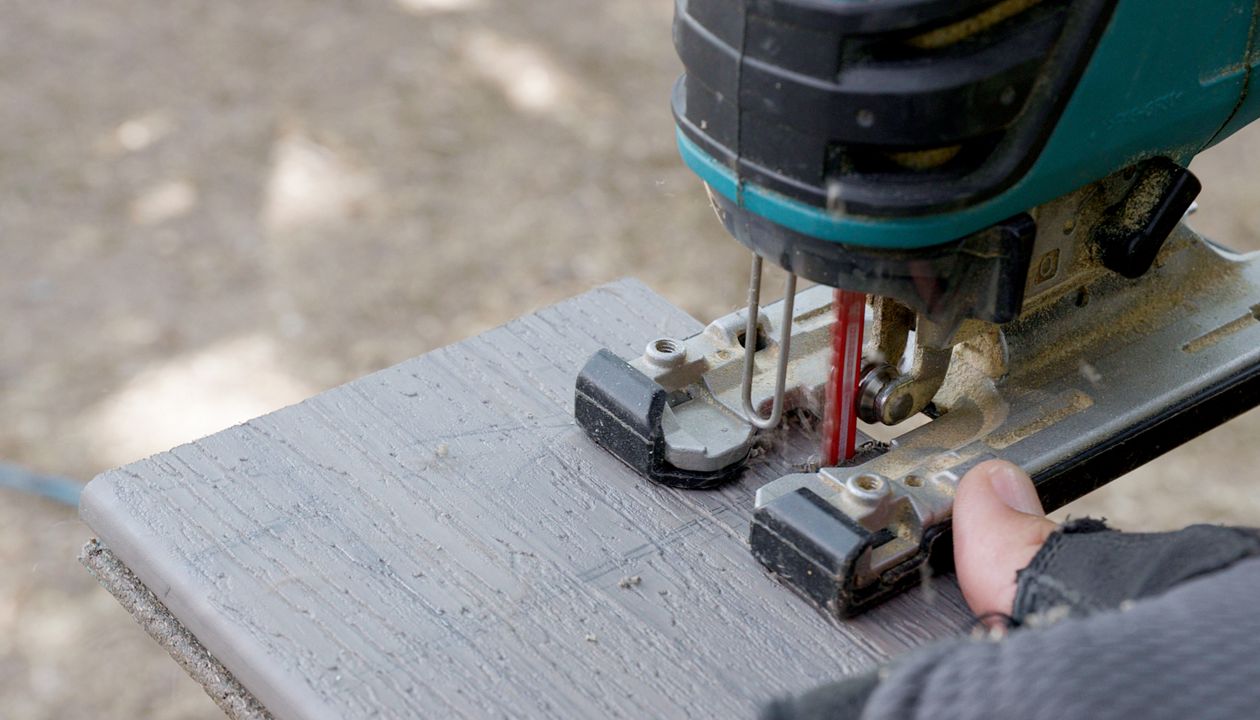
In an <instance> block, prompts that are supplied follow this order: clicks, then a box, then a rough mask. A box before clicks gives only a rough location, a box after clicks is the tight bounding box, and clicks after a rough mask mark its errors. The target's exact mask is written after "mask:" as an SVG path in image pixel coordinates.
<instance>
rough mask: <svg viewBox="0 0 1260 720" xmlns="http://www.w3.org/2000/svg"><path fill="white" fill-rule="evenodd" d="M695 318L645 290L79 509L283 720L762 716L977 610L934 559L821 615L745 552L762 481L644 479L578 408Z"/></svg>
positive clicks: (281, 420)
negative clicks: (863, 605) (579, 380)
mask: <svg viewBox="0 0 1260 720" xmlns="http://www.w3.org/2000/svg"><path fill="white" fill-rule="evenodd" d="M699 329H700V326H699V324H698V323H697V322H696V321H695V320H693V319H691V318H690V317H688V316H686V315H685V314H683V313H682V312H681V311H679V310H677V309H675V308H673V307H672V306H671V305H669V304H668V303H667V302H665V301H664V300H663V299H662V298H660V297H658V296H656V295H655V294H653V293H651V292H650V291H649V290H647V289H646V288H644V287H643V286H642V285H639V284H638V283H635V282H620V283H617V284H614V285H610V286H606V287H603V288H599V289H597V290H595V291H592V292H591V293H588V294H586V295H583V296H580V297H578V298H575V299H573V300H570V301H567V302H565V303H561V304H560V305H557V306H554V307H551V308H547V309H544V310H542V311H539V312H538V313H536V314H533V315H530V316H527V317H524V318H521V319H519V320H516V321H513V322H511V323H509V324H508V325H505V326H503V327H501V328H498V329H496V330H493V331H491V332H489V333H486V334H484V335H481V336H479V337H476V338H473V339H470V340H467V341H464V342H461V343H459V344H456V345H453V346H450V347H447V348H444V349H442V350H438V351H435V352H432V353H429V354H427V355H425V356H423V357H420V358H416V359H414V360H410V361H408V362H405V363H402V364H401V365H398V366H395V367H393V368H389V369H387V370H383V371H381V372H378V373H375V374H373V375H369V376H367V377H364V378H362V379H359V380H357V381H355V382H352V383H350V384H348V385H345V386H342V387H340V388H336V389H334V390H330V391H328V392H326V393H323V394H321V395H318V396H316V397H314V398H311V399H310V400H307V401H305V402H303V403H301V404H299V405H296V406H293V407H290V408H286V409H284V410H281V411H278V412H276V413H273V414H271V415H268V416H265V417H262V418H259V419H257V420H254V421H251V422H249V423H246V424H244V425H241V426H238V427H235V428H232V429H229V430H225V431H223V432H221V433H218V434H216V435H213V436H211V437H208V438H205V439H203V440H200V441H198V442H195V443H192V444H189V445H184V446H181V447H178V448H175V449H174V450H171V451H169V452H167V453H162V454H160V455H156V456H154V457H152V458H149V459H147V460H144V461H141V462H138V463H135V464H133V465H129V466H127V467H125V468H122V469H119V470H115V471H111V472H108V473H105V474H104V475H102V476H100V477H98V478H97V479H96V480H94V481H93V482H92V483H91V484H90V485H89V486H88V488H87V489H86V490H85V492H84V495H83V502H82V515H83V518H84V519H85V520H86V521H87V522H88V524H89V525H91V527H92V528H93V529H94V530H95V531H96V532H97V533H98V534H99V536H100V538H101V541H102V542H103V543H104V544H105V545H106V546H108V547H109V548H110V549H111V550H112V551H113V552H114V553H115V554H116V555H117V556H118V557H119V558H120V559H121V560H122V561H123V562H125V563H126V564H127V566H128V567H130V568H131V569H132V570H133V571H134V572H135V574H136V575H137V576H138V577H139V578H140V579H141V580H142V581H143V582H144V583H145V584H146V585H147V586H148V587H149V588H151V589H152V590H153V592H154V593H155V594H156V595H157V597H158V598H160V600H161V602H162V603H163V604H165V606H166V607H167V608H168V609H169V610H170V611H171V613H173V614H174V615H175V617H177V618H178V619H179V621H180V622H181V623H183V624H184V625H185V626H186V627H187V628H188V629H189V630H191V631H192V632H193V633H194V634H195V635H196V637H197V638H198V639H199V640H200V641H201V642H202V643H203V644H204V645H205V647H206V648H207V649H208V650H209V651H210V652H211V653H212V654H213V655H214V656H215V657H217V658H218V659H219V660H221V661H222V663H223V665H224V666H225V667H226V668H227V669H228V670H229V671H230V672H231V673H233V674H234V675H235V676H236V677H237V678H238V679H239V680H240V682H241V683H242V684H243V685H244V686H245V687H246V688H247V689H248V690H249V691H250V692H251V693H252V694H253V695H254V696H255V697H257V698H258V699H259V700H260V701H262V702H263V703H264V704H265V705H266V706H267V709H268V710H269V711H271V712H272V713H273V714H274V715H275V716H276V717H278V718H341V717H344V718H359V717H371V716H391V717H405V716H437V717H470V716H503V715H509V714H510V715H514V716H538V717H542V716H564V717H586V716H606V717H684V716H690V717H732V716H747V715H749V714H751V713H752V712H753V710H754V708H755V707H757V706H758V705H759V704H760V703H762V702H764V701H765V700H767V699H768V698H770V697H772V696H774V695H776V694H779V693H784V692H789V691H799V690H803V689H805V688H808V687H810V686H812V685H814V684H816V683H819V682H822V681H826V680H829V679H834V678H836V677H837V676H839V675H841V674H844V673H846V672H851V671H855V670H858V669H861V668H864V667H868V666H870V665H872V664H874V663H876V662H877V661H879V660H881V659H883V658H885V657H887V656H889V655H892V654H896V653H898V652H900V651H903V650H905V649H907V648H909V647H912V646H915V645H918V644H921V643H923V642H925V641H927V640H929V639H931V638H933V637H938V636H941V635H945V634H949V633H953V632H956V631H957V630H958V629H959V628H961V627H963V626H965V625H967V624H968V623H969V616H968V614H967V613H966V611H965V610H964V609H963V606H962V602H961V599H960V598H959V596H958V593H957V589H956V587H955V586H954V584H953V582H952V581H951V580H950V579H948V578H935V579H932V580H930V581H928V583H927V585H926V586H924V587H920V588H918V589H916V590H914V591H912V592H910V593H908V594H907V595H905V596H902V597H900V598H897V599H896V600H894V601H892V602H890V603H888V604H887V605H885V606H883V607H881V608H879V609H877V610H876V611H874V612H872V613H870V614H868V615H867V616H864V617H863V618H861V619H859V620H857V621H855V622H851V623H847V624H840V623H836V622H833V621H830V620H828V619H826V618H824V617H823V616H822V615H820V614H818V613H817V612H815V611H814V610H812V609H811V608H810V607H809V606H808V605H806V603H804V602H802V601H801V600H800V599H799V598H797V597H796V596H794V595H793V594H792V593H791V592H790V591H788V590H787V589H786V588H784V587H783V586H781V585H779V584H777V583H775V582H774V581H773V580H772V579H771V578H770V577H769V576H768V575H767V574H766V573H765V571H763V570H762V568H761V567H760V566H759V565H758V564H757V563H756V561H755V560H753V558H752V557H751V556H750V555H749V553H748V548H747V545H746V540H745V538H746V535H747V531H748V524H749V517H750V514H751V511H752V505H753V496H754V493H755V491H756V489H757V487H758V486H759V485H760V484H761V483H764V482H766V481H767V480H770V479H773V478H777V477H780V476H782V475H784V474H786V473H788V472H791V471H792V470H793V464H794V463H798V462H801V461H802V460H803V458H804V457H806V456H807V455H809V454H811V453H813V452H816V448H815V447H814V441H812V440H809V439H808V438H803V439H801V440H800V442H798V443H796V444H788V445H785V446H780V447H777V448H775V449H774V450H773V451H772V452H769V453H767V454H766V455H765V456H764V457H762V458H760V459H759V460H758V461H757V462H755V463H753V466H752V467H751V469H750V470H749V472H748V473H747V474H746V476H745V478H744V480H742V481H741V482H739V483H737V484H735V485H732V486H730V487H727V488H725V489H723V490H720V491H711V492H693V493H686V492H682V491H677V490H671V489H667V488H663V487H659V486H653V485H648V484H646V483H644V482H643V481H642V480H641V479H639V478H638V477H637V476H635V475H634V473H633V472H631V471H630V470H629V469H628V468H626V467H624V466H622V465H621V464H620V463H618V462H617V461H616V460H615V459H613V458H612V457H610V456H609V455H607V454H606V453H605V452H604V451H603V450H601V449H599V448H598V447H596V446H595V445H594V444H593V443H591V442H590V441H589V440H588V439H587V438H586V437H585V435H584V434H583V433H582V432H581V430H580V429H578V428H577V427H576V425H575V424H574V422H573V420H572V415H571V413H572V387H573V378H574V375H575V374H576V372H577V370H578V368H579V367H580V365H581V363H582V362H583V361H585V359H586V358H587V357H589V356H590V354H591V353H592V352H594V351H595V350H597V349H598V348H600V347H609V348H612V349H614V350H615V351H617V352H620V353H622V354H623V355H624V356H633V355H637V354H639V353H640V352H641V351H642V347H643V343H644V342H645V340H647V339H650V338H653V337H661V336H668V337H687V336H688V335H691V334H694V333H695V332H697V331H698V330H699Z"/></svg>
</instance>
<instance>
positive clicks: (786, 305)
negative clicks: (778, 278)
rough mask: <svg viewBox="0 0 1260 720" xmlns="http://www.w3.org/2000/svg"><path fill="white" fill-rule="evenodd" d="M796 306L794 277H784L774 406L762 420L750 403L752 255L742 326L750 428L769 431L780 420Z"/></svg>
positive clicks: (756, 269) (755, 287) (756, 260)
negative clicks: (745, 312)
mask: <svg viewBox="0 0 1260 720" xmlns="http://www.w3.org/2000/svg"><path fill="white" fill-rule="evenodd" d="M795 304H796V276H795V275H793V274H792V273H788V276H787V280H786V281H785V282H784V284H783V319H782V320H781V321H780V322H779V362H778V367H777V368H776V370H775V376H774V402H773V403H772V404H771V406H770V417H768V418H763V417H761V415H759V414H758V413H757V410H756V409H755V408H754V407H753V403H752V383H753V367H754V364H755V361H754V356H755V355H756V354H757V317H758V315H760V314H761V256H760V255H758V254H756V253H753V256H752V273H751V275H750V277H749V278H748V321H747V324H746V325H745V326H744V382H743V401H744V416H745V417H746V418H747V419H748V422H749V423H751V424H752V425H753V426H754V427H756V428H759V429H761V430H769V429H770V428H773V427H775V426H776V425H778V424H779V420H781V419H782V418H783V395H784V388H785V387H786V386H787V368H788V356H789V355H790V354H791V349H792V314H793V310H794V305H795Z"/></svg>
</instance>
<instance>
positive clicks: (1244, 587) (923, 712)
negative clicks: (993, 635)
mask: <svg viewBox="0 0 1260 720" xmlns="http://www.w3.org/2000/svg"><path fill="white" fill-rule="evenodd" d="M1258 599H1260V559H1251V560H1246V561H1243V562H1239V563H1237V564H1235V565H1233V566H1231V567H1229V568H1227V569H1225V570H1222V571H1220V572H1218V573H1215V574H1212V575H1208V576H1204V577H1200V578H1197V579H1193V580H1189V581H1187V582H1185V583H1184V584H1181V585H1179V586H1177V587H1175V588H1173V589H1172V590H1169V591H1167V592H1166V593H1164V594H1163V595H1160V596H1158V597H1153V598H1150V599H1147V600H1143V601H1138V602H1135V603H1132V604H1127V603H1126V604H1125V606H1124V607H1123V608H1121V609H1116V610H1108V611H1103V612H1096V613H1094V614H1092V615H1089V616H1088V617H1080V618H1072V619H1068V620H1064V621H1061V622H1058V623H1055V624H1053V625H1051V626H1048V627H1041V628H1038V629H1036V630H1024V631H1017V632H1014V633H1012V634H1011V635H1010V636H1009V637H1007V638H1006V639H1005V640H1002V641H1000V642H991V641H968V642H962V643H958V644H955V645H952V646H950V649H949V650H948V651H945V652H941V651H939V650H938V651H936V652H933V653H928V654H924V655H915V656H911V657H910V658H909V659H907V660H906V661H904V662H903V663H901V664H900V665H899V666H898V667H896V668H894V669H893V670H892V672H891V673H890V675H889V676H888V678H887V679H886V680H884V681H883V682H882V683H880V684H879V686H878V687H877V688H875V690H874V692H873V693H871V694H870V696H869V699H868V701H867V704H866V707H865V710H864V712H863V713H862V715H861V717H862V718H866V719H869V720H883V719H884V718H898V719H901V718H933V719H934V720H948V719H950V718H960V719H961V718H976V719H979V718H1028V719H1029V720H1039V719H1040V718H1046V719H1047V720H1048V719H1049V718H1056V719H1058V718H1075V717H1080V718H1099V719H1107V718H1133V717H1141V718H1153V719H1155V720H1158V719H1160V718H1170V719H1171V718H1239V717H1252V716H1254V713H1255V711H1256V709H1257V708H1260V608H1258V607H1257V600H1258Z"/></svg>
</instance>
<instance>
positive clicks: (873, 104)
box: [575, 0, 1260, 617]
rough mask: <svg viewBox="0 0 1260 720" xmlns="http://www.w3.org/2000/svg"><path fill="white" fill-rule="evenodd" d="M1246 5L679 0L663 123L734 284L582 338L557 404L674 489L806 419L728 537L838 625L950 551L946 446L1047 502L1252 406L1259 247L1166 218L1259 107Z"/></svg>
mask: <svg viewBox="0 0 1260 720" xmlns="http://www.w3.org/2000/svg"><path fill="white" fill-rule="evenodd" d="M1258 28H1260V3H1256V2H1253V1H1243V0H1202V1H1201V2H1196V3H1186V2H1183V1H1182V0H1001V1H1000V2H994V1H993V0H867V1H857V0H677V1H676V5H675V21H674V43H675V46H676V48H677V50H678V53H679V56H680V57H681V59H682V61H683V65H684V67H685V73H684V75H683V76H682V77H681V78H680V79H679V81H678V83H677V84H676V86H675V87H674V90H673V95H672V107H673V113H674V117H675V120H676V126H677V143H678V147H679V150H680V152H681V155H682V158H683V160H684V161H685V162H686V164H687V165H688V166H689V167H690V168H691V169H692V170H693V171H694V172H695V173H696V174H697V175H698V176H699V177H700V179H701V180H703V182H704V186H705V187H706V188H707V191H708V193H709V197H710V199H711V201H712V204H713V207H714V209H715V211H716V213H717V216H718V218H719V219H720V221H721V222H722V224H723V225H724V226H725V227H726V229H727V230H728V231H729V232H730V234H731V235H732V236H734V238H735V239H736V240H738V241H739V242H740V243H742V244H743V245H745V246H747V247H748V249H749V250H751V252H752V267H751V273H750V283H749V292H748V306H747V308H746V309H743V310H741V311H739V312H736V313H733V314H731V315H729V316H727V317H723V318H720V319H718V320H716V321H714V322H713V323H711V324H710V325H709V326H708V327H707V328H706V329H705V330H704V331H703V332H701V333H699V334H697V335H695V336H694V337H690V338H656V339H650V341H649V342H648V343H647V347H646V350H645V352H644V354H643V355H642V356H641V357H638V358H634V359H631V360H630V361H628V362H627V361H626V360H623V359H622V358H619V357H617V356H616V355H614V354H613V353H611V352H609V351H607V350H604V351H601V352H599V353H597V354H596V355H595V356H594V357H592V358H591V359H590V361H589V362H588V363H587V364H586V366H585V367H584V368H583V369H582V371H581V372H580V374H579V376H578V378H577V387H576V404H575V415H576V418H577V420H578V422H579V424H580V425H581V426H582V427H583V428H584V429H585V431H586V432H587V433H588V434H589V435H590V437H591V438H593V439H594V440H595V441H596V442H597V443H599V444H600V445H602V446H603V447H605V448H607V449H608V450H609V451H610V452H612V453H614V454H615V455H616V456H617V457H618V458H620V459H621V460H622V461H624V462H625V463H627V464H628V465H630V466H631V467H632V468H634V469H635V470H636V471H638V472H639V473H640V474H642V475H643V476H645V477H646V478H648V479H650V480H652V481H655V482H659V483H664V484H666V485H670V486H674V487H679V488H688V489H704V488H711V487H716V486H718V485H720V484H722V483H725V482H728V481H731V480H734V479H736V478H737V477H738V476H739V473H740V471H741V469H742V468H743V467H744V466H745V465H746V464H747V463H748V462H749V459H750V456H752V455H754V454H755V452H754V450H755V448H757V447H760V444H764V442H765V438H766V437H767V435H768V434H769V433H771V432H772V431H775V430H776V428H780V427H781V426H783V425H784V422H785V421H784V418H785V417H786V416H788V415H789V414H791V413H797V414H800V413H804V414H805V415H806V416H808V417H811V418H814V419H815V420H816V421H818V422H819V424H820V425H821V426H822V428H823V429H822V432H821V433H820V434H821V441H820V442H819V449H818V455H817V458H818V462H817V466H816V467H806V468H803V469H802V470H801V471H800V472H792V473H789V474H786V475H785V476H784V477H782V478H780V479H779V480H777V481H774V482H771V483H769V484H767V485H765V486H763V487H761V488H759V489H758V490H757V492H756V501H755V502H756V509H755V513H754V516H753V522H752V527H751V532H750V536H749V545H750V547H751V550H752V553H753V554H754V555H755V556H756V558H757V559H758V560H760V562H761V563H762V564H763V565H764V566H765V567H766V568H767V569H768V570H769V571H770V572H771V573H772V574H773V575H774V576H776V577H777V578H779V579H780V580H781V581H783V582H784V583H786V584H787V585H789V586H790V587H791V588H793V589H794V590H796V591H797V592H798V593H799V594H800V595H801V596H803V597H804V598H806V599H807V600H808V601H809V602H811V603H813V604H814V605H816V606H817V607H819V608H821V609H823V610H825V611H826V612H829V613H831V614H834V615H836V616H840V617H847V616H851V615H854V614H856V613H859V612H862V611H863V610H865V609H867V608H869V607H871V606H873V605H875V604H877V603H879V602H881V601H883V600H884V599H886V598H888V597H890V596H892V595H894V594H895V593H897V592H899V591H901V590H903V589H905V588H907V587H909V586H912V585H914V584H916V583H918V582H920V581H921V578H922V577H923V573H924V571H925V569H926V568H929V567H931V566H932V565H933V564H934V563H939V562H941V561H942V558H947V557H948V553H946V552H942V549H943V548H945V547H947V546H948V539H949V526H950V517H951V507H952V499H953V494H954V490H955V488H956V486H957V483H958V481H959V479H960V478H961V477H962V475H963V474H964V473H965V472H966V471H967V470H968V469H969V468H970V467H972V466H974V465H976V464H978V463H980V462H982V461H984V460H987V459H991V458H1004V459H1006V460H1009V461H1011V462H1013V463H1016V464H1017V465H1020V466H1022V467H1023V468H1025V469H1026V470H1027V471H1028V472H1029V473H1030V474H1031V475H1032V477H1033V479H1034V482H1035V483H1036V485H1037V488H1038V492H1039V493H1040V494H1041V496H1042V499H1043V501H1044V504H1045V505H1046V507H1047V508H1048V509H1050V508H1054V507H1058V506H1060V505H1062V504H1064V503H1066V502H1068V501H1070V500H1072V499H1075V498H1077V497H1079V496H1081V495H1083V494H1085V493H1087V492H1089V491H1091V490H1093V489H1095V488H1097V487H1099V486H1101V485H1103V484H1105V483H1107V482H1109V481H1110V480H1112V479H1114V478H1116V477H1118V476H1119V475H1121V474H1123V473H1125V472H1127V471H1129V470H1131V469H1132V468H1134V467H1137V466H1138V465H1140V464H1142V463H1145V462H1146V461H1148V460H1150V459H1152V458H1154V457H1156V456H1158V455H1160V454H1161V453H1163V452H1166V451H1167V450H1169V449H1172V448H1173V447H1176V446H1177V445H1178V444H1180V443H1183V442H1185V441H1187V440H1189V439H1191V438H1193V437H1195V436H1197V435H1199V434H1201V433H1203V432H1205V431H1207V430H1208V429H1210V428H1212V427H1214V426H1216V425H1218V424H1220V423H1222V422H1225V421H1226V420H1228V419H1230V418H1232V417H1234V416H1236V415H1238V414H1240V413H1242V412H1244V411H1245V410H1247V409H1250V408H1252V407H1254V406H1256V405H1257V404H1260V259H1258V258H1257V257H1255V256H1239V255H1236V254H1233V253H1231V252H1229V251H1227V250H1224V249H1222V248H1220V247H1218V246H1216V245H1214V244H1213V243H1211V242H1209V241H1207V240H1205V239H1203V238H1201V237H1200V236H1198V235H1197V234H1196V233H1195V232H1194V231H1193V230H1191V229H1190V228H1189V227H1188V226H1187V225H1186V224H1185V223H1184V222H1183V219H1184V218H1185V217H1186V216H1187V214H1188V213H1189V212H1190V211H1191V210H1192V208H1193V203H1194V201H1195V198H1196V196H1197V194H1198V193H1199V190H1200V184H1199V181H1198V180H1197V179H1196V178H1195V176H1194V175H1193V174H1192V173H1191V172H1190V171H1189V170H1188V169H1187V167H1188V165H1189V163H1190V160H1191V159H1192V158H1193V157H1194V156H1195V155H1196V154H1197V153H1199V152H1200V151H1202V150H1204V149H1206V148H1208V147H1211V146H1212V145H1214V144H1215V143H1218V142H1220V141H1221V140H1223V139H1224V138H1226V137H1228V136H1230V135H1231V134H1233V133H1234V132H1235V131H1237V130H1238V129H1240V128H1242V127H1244V126H1245V125H1247V124H1248V123H1249V122H1251V121H1252V120H1253V119H1255V118H1256V117H1257V115H1260V86H1257V85H1256V83H1257V79H1256V73H1255V68H1256V66H1257V64H1260V34H1258V33H1257V29H1258ZM766 259H768V260H769V261H770V262H772V263H774V264H776V265H778V266H779V267H781V268H783V269H784V270H786V271H787V281H786V286H785V288H784V297H783V299H782V300H780V301H779V302H777V303H774V304H771V305H769V306H766V307H762V304H761V302H760V295H761V274H762V266H763V260H766ZM798 277H799V278H803V279H804V280H807V281H811V282H812V283H815V284H814V285H812V286H811V287H809V288H807V289H804V290H802V291H800V292H799V293H798V291H797V279H798ZM859 421H861V422H863V423H866V424H868V427H878V426H891V427H892V428H894V429H895V428H899V427H913V429H910V430H908V431H906V432H904V433H902V434H900V435H896V436H895V437H893V438H892V439H891V440H889V441H887V442H873V441H867V442H859V439H860V438H859V436H858V435H857V433H856V427H857V424H858V422H859ZM789 430H790V428H789ZM1186 482H1188V483H1197V482H1199V480H1198V479H1197V478H1186Z"/></svg>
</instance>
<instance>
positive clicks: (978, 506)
mask: <svg viewBox="0 0 1260 720" xmlns="http://www.w3.org/2000/svg"><path fill="white" fill-rule="evenodd" d="M1056 527H1057V525H1055V523H1053V522H1051V521H1050V520H1048V519H1047V518H1046V517H1045V511H1044V510H1042V509H1041V500H1040V499H1039V498H1038V497H1037V491H1036V489H1035V488H1034V487H1033V484H1032V480H1031V479H1030V478H1029V477H1028V474H1027V473H1025V472H1024V471H1023V470H1021V469H1019V468H1018V467H1016V466H1015V465H1012V464H1011V463H1009V462H1006V461H1004V460H990V461H988V462H984V463H981V464H979V465H977V466H976V467H974V468H972V469H971V471H970V472H968V473H967V474H966V475H965V476H963V479H962V481H961V482H960V483H959V485H958V493H957V495H956V496H955V497H954V567H955V568H956V570H957V572H958V582H959V584H960V585H961V586H962V592H963V597H965V598H967V604H968V605H970V606H971V610H972V612H974V613H975V614H976V615H977V616H981V617H983V616H984V615H986V614H989V613H1001V614H1003V615H1010V613H1011V606H1012V605H1013V603H1014V601H1015V573H1016V572H1018V571H1020V570H1022V569H1024V568H1025V567H1027V566H1028V563H1029V562H1031V561H1032V559H1033V556H1034V555H1036V554H1037V551H1038V550H1040V549H1041V545H1042V543H1044V542H1045V540H1046V538H1047V537H1049V536H1050V533H1052V532H1054V530H1055V528H1056Z"/></svg>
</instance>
